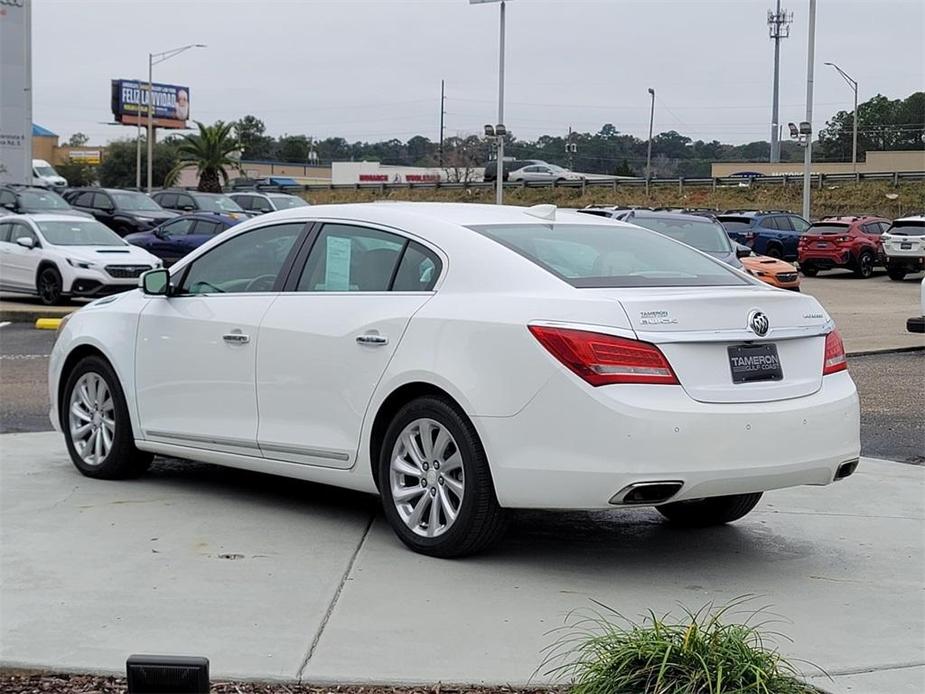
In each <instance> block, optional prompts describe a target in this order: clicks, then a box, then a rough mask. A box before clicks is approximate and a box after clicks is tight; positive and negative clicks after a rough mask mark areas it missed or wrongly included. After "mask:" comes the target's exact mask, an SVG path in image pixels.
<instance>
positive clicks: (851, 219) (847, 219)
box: [813, 214, 884, 226]
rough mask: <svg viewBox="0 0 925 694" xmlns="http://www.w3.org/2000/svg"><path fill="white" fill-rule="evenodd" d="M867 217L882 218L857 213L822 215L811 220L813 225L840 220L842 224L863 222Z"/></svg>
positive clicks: (880, 218)
mask: <svg viewBox="0 0 925 694" xmlns="http://www.w3.org/2000/svg"><path fill="white" fill-rule="evenodd" d="M868 219H876V220H883V219H884V218H883V217H878V216H877V215H875V214H859V215H842V216H838V215H835V216H832V217H823V218H822V219H820V220H819V221H818V222H813V226H815V225H817V224H828V223H830V222H840V223H842V224H854V223H855V222H865V221H867V220H868Z"/></svg>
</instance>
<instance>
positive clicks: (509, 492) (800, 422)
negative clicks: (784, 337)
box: [474, 372, 860, 509]
mask: <svg viewBox="0 0 925 694" xmlns="http://www.w3.org/2000/svg"><path fill="white" fill-rule="evenodd" d="M474 422H475V425H476V427H477V429H478V430H479V432H480V434H481V436H482V440H483V443H484V445H485V449H486V452H487V453H488V458H489V461H490V464H491V469H492V475H493V479H494V483H495V490H496V492H497V495H498V500H499V502H500V503H501V505H502V506H505V507H511V508H558V509H595V508H612V506H611V504H610V499H611V498H612V497H613V496H614V495H615V494H617V492H619V491H620V490H622V489H624V488H625V487H627V486H628V485H631V484H634V483H638V482H652V481H669V480H676V481H681V482H682V483H683V485H682V487H681V489H680V491H679V492H678V493H677V494H676V495H675V496H673V497H671V501H676V500H677V501H680V500H683V499H695V498H701V497H709V496H721V495H725V494H741V493H749V492H760V491H767V490H770V489H778V488H783V487H791V486H797V485H803V484H813V485H824V484H829V483H831V482H832V481H833V480H834V479H835V474H836V470H837V469H838V467H839V466H840V465H841V464H842V463H844V462H847V461H851V460H854V459H856V458H858V456H859V454H860V440H859V408H858V397H857V392H856V390H855V387H854V383H853V381H852V380H851V377H850V376H849V375H848V374H847V373H846V372H842V373H838V374H833V375H831V376H827V377H825V378H824V379H823V385H822V387H821V388H820V390H818V391H817V392H816V393H814V394H812V395H809V396H806V397H801V398H793V399H790V400H780V401H776V402H764V403H742V404H710V403H702V402H697V401H695V400H692V399H691V398H690V397H689V396H688V395H687V394H686V393H685V392H684V390H683V389H682V388H681V387H678V386H634V385H618V386H606V387H603V388H590V387H587V386H584V384H582V383H579V382H577V381H576V380H575V379H574V378H572V377H571V376H570V375H567V374H561V375H556V376H554V377H553V378H552V379H551V380H550V381H549V382H548V383H547V385H546V386H544V388H543V389H542V390H541V391H540V392H539V393H538V394H537V395H536V397H535V398H534V399H533V400H532V401H531V402H530V403H529V404H528V405H527V406H526V407H525V408H524V409H523V410H521V411H520V412H519V413H518V414H516V415H514V416H512V417H494V418H493V417H476V418H474Z"/></svg>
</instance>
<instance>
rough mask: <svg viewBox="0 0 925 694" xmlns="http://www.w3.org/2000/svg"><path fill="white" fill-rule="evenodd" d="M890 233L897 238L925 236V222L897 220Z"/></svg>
mask: <svg viewBox="0 0 925 694" xmlns="http://www.w3.org/2000/svg"><path fill="white" fill-rule="evenodd" d="M889 233H891V234H893V235H895V236H925V220H921V219H910V220H897V221H895V222H893V226H891V227H890V229H889Z"/></svg>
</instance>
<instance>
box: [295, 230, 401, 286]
mask: <svg viewBox="0 0 925 694" xmlns="http://www.w3.org/2000/svg"><path fill="white" fill-rule="evenodd" d="M404 247H405V239H404V238H402V237H401V236H396V235H395V234H390V233H388V232H385V231H379V230H378V229H367V228H365V227H355V226H350V225H346V224H325V225H324V227H323V228H322V230H321V233H320V234H319V235H318V239H317V240H316V241H315V243H314V245H313V246H312V250H311V252H310V253H309V254H308V259H307V260H306V262H305V269H304V270H303V271H302V276H301V277H300V278H299V283H298V285H297V287H296V290H297V291H300V292H386V291H388V290H389V287H390V286H391V283H392V277H393V275H394V273H395V269H396V266H397V265H398V261H399V259H400V257H401V254H402V251H403V250H404Z"/></svg>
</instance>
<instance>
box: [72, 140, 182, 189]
mask: <svg viewBox="0 0 925 694" xmlns="http://www.w3.org/2000/svg"><path fill="white" fill-rule="evenodd" d="M135 153H136V150H135V140H116V141H115V142H111V143H109V145H107V147H106V153H105V155H104V156H103V161H102V163H101V164H100V165H99V166H98V167H97V175H98V177H99V181H100V185H102V186H105V187H108V188H134V187H135ZM176 163H177V140H176V138H168V139H166V140H164V141H163V142H157V143H155V145H154V164H153V166H152V167H151V168H152V183H153V185H154V186H155V187H157V188H161V187H163V186H164V185H166V184H167V183H168V182H169V178H168V176H169V174H170V172H171V170H172V169H173V167H174V165H175V164H176ZM147 166H148V154H147V148H146V146H145V142H144V139H142V142H141V180H142V185H144V182H145V181H146V180H147V179H146V173H145V172H146V170H147ZM68 180H70V179H68Z"/></svg>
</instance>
